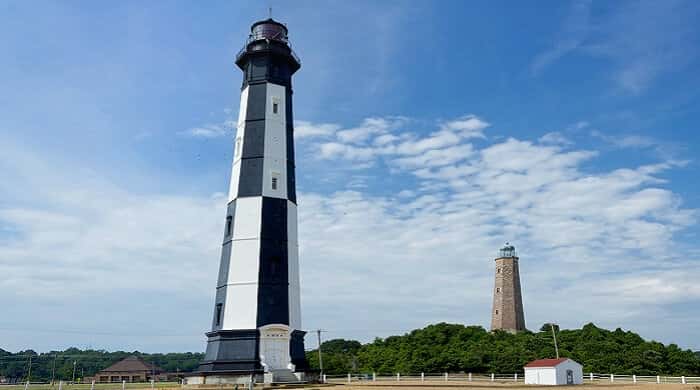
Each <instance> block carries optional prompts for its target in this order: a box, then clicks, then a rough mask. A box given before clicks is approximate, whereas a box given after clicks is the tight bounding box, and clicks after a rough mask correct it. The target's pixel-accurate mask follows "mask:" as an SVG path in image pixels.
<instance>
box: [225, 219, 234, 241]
mask: <svg viewBox="0 0 700 390" xmlns="http://www.w3.org/2000/svg"><path fill="white" fill-rule="evenodd" d="M232 225H233V218H232V217H231V216H230V215H229V216H228V217H226V235H227V236H230V235H231V230H232V227H233V226H232Z"/></svg>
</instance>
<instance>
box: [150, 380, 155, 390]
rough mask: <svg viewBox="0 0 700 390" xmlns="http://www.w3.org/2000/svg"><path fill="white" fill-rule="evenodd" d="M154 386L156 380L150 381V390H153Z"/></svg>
mask: <svg viewBox="0 0 700 390" xmlns="http://www.w3.org/2000/svg"><path fill="white" fill-rule="evenodd" d="M155 386H156V380H155V379H151V389H153V388H154V387H155Z"/></svg>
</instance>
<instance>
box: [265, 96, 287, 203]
mask: <svg viewBox="0 0 700 390" xmlns="http://www.w3.org/2000/svg"><path fill="white" fill-rule="evenodd" d="M266 90H267V96H266V98H267V101H266V104H265V159H264V162H263V190H262V194H263V196H267V197H270V198H281V199H287V142H286V139H287V136H286V126H287V120H286V110H285V87H284V86H282V85H277V84H272V83H267V88H266Z"/></svg>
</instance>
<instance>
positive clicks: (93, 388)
mask: <svg viewBox="0 0 700 390" xmlns="http://www.w3.org/2000/svg"><path fill="white" fill-rule="evenodd" d="M90 390H95V380H94V379H93V380H92V383H90Z"/></svg>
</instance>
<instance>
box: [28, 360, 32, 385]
mask: <svg viewBox="0 0 700 390" xmlns="http://www.w3.org/2000/svg"><path fill="white" fill-rule="evenodd" d="M30 380H32V355H31V354H30V355H29V369H27V383H29V381H30Z"/></svg>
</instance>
